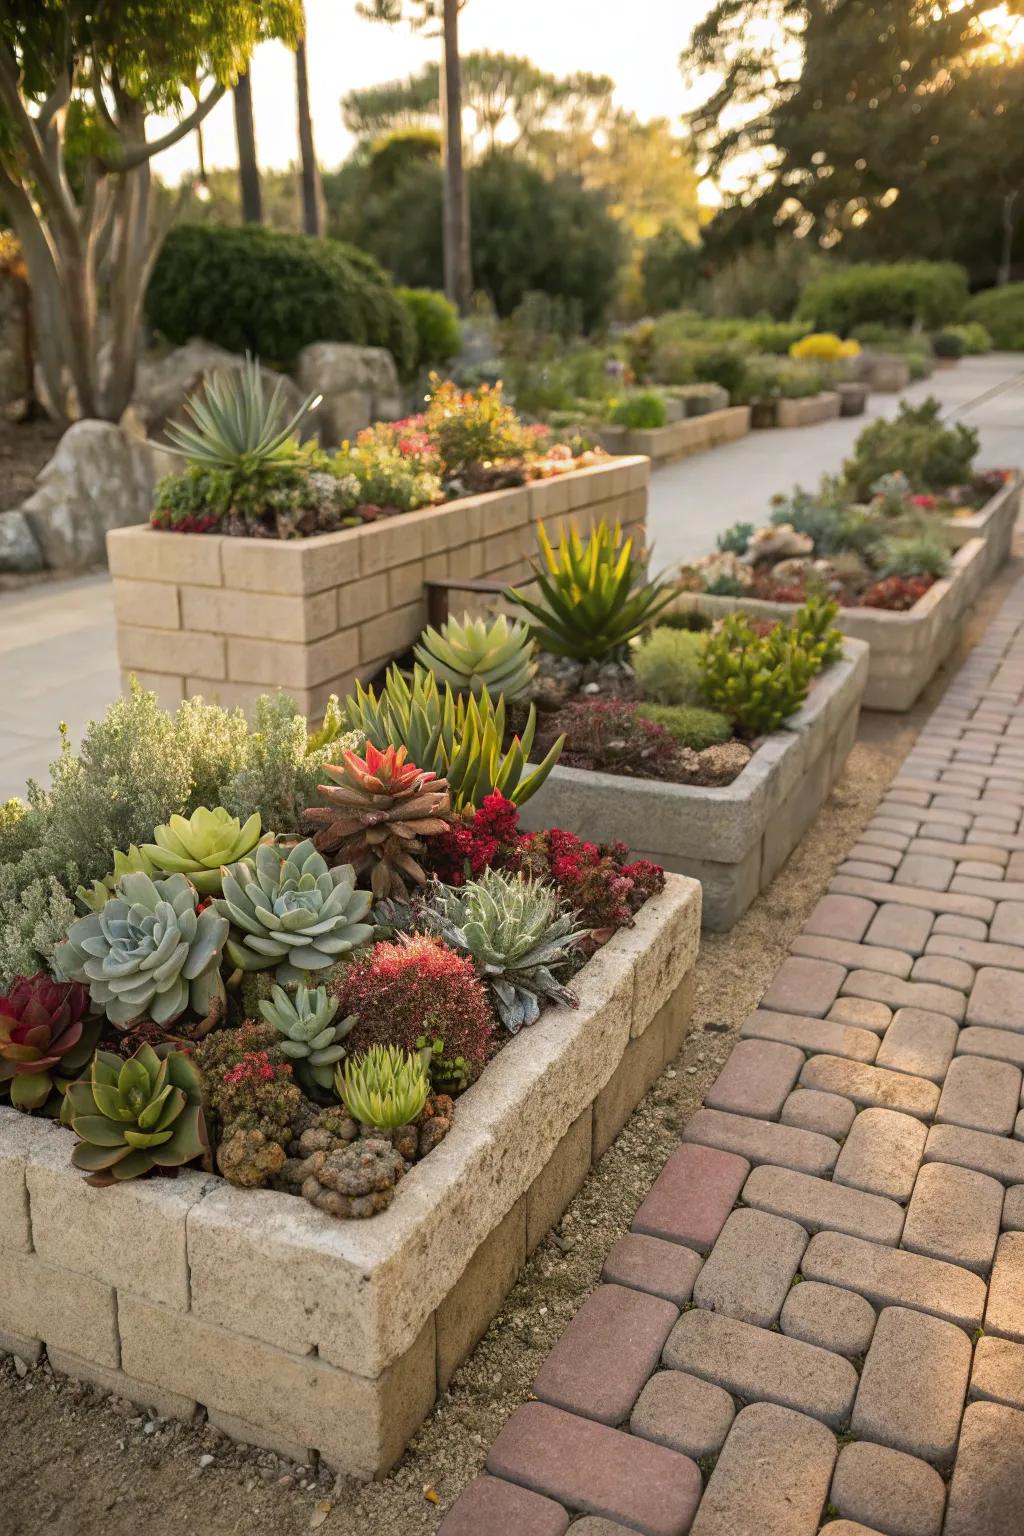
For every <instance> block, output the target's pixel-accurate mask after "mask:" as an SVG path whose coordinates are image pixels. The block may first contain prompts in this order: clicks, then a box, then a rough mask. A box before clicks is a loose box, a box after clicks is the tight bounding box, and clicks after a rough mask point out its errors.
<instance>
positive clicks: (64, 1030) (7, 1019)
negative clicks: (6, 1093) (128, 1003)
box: [0, 971, 100, 1109]
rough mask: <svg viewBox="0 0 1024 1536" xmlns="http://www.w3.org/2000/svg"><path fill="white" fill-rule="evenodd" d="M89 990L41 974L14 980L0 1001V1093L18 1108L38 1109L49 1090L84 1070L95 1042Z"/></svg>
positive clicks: (96, 1028)
mask: <svg viewBox="0 0 1024 1536" xmlns="http://www.w3.org/2000/svg"><path fill="white" fill-rule="evenodd" d="M88 1011H89V989H88V987H85V986H83V985H82V983H81V982H78V981H64V982H61V981H51V980H50V978H49V976H47V975H46V973H45V972H44V971H40V972H39V974H38V975H36V976H19V977H17V978H16V980H15V981H14V983H13V985H12V986H11V988H10V990H9V991H8V992H7V994H6V996H4V997H0V1089H3V1088H8V1089H9V1090H10V1094H11V1103H12V1104H13V1105H14V1106H15V1107H16V1108H17V1109H42V1107H43V1105H44V1104H45V1103H46V1101H47V1099H48V1098H49V1097H50V1094H51V1093H52V1091H53V1089H54V1088H55V1087H57V1086H58V1085H62V1083H63V1081H66V1080H67V1079H69V1078H72V1077H74V1076H75V1075H76V1074H77V1073H79V1072H80V1071H81V1070H82V1068H83V1067H84V1066H85V1064H86V1062H87V1061H88V1060H89V1057H90V1056H91V1055H92V1053H93V1050H94V1049H95V1046H96V1041H97V1039H98V1038H99V1032H100V1020H99V1019H98V1018H95V1019H90V1018H87V1017H86V1015H87V1013H88Z"/></svg>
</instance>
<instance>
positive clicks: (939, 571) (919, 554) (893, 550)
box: [881, 533, 949, 580]
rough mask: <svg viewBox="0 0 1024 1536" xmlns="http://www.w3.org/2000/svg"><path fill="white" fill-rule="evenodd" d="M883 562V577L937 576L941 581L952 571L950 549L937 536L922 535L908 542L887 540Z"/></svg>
mask: <svg viewBox="0 0 1024 1536" xmlns="http://www.w3.org/2000/svg"><path fill="white" fill-rule="evenodd" d="M882 561H883V563H882V569H881V575H882V576H883V577H884V576H934V577H935V578H936V580H938V578H939V577H940V576H944V575H945V574H946V571H947V570H948V569H949V550H948V549H947V548H946V545H945V544H944V542H943V541H942V539H940V538H938V537H937V536H936V535H935V534H933V533H920V534H915V535H913V536H912V537H910V538H906V539H887V540H886V542H885V544H884V546H883V554H882Z"/></svg>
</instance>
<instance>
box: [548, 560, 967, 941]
mask: <svg viewBox="0 0 1024 1536" xmlns="http://www.w3.org/2000/svg"><path fill="white" fill-rule="evenodd" d="M980 548H981V546H980V545H979V549H980ZM705 604H707V605H709V606H708V607H707V608H705ZM710 605H714V606H710ZM674 606H675V608H676V609H677V611H678V610H683V609H688V608H689V609H693V608H699V609H700V610H701V611H706V612H708V613H712V614H718V613H721V612H727V611H728V612H731V611H733V610H741V611H743V612H746V613H750V614H753V615H759V614H767V613H770V614H771V616H772V617H782V618H785V619H788V618H789V617H791V610H790V608H789V606H788V605H783V604H770V603H754V602H747V601H744V600H742V599H716V598H704V597H696V596H695V595H694V594H689V593H687V594H686V595H685V598H683V597H681V598H680V599H679V600H678V601H677V603H676V604H675V605H674ZM844 616H845V615H844ZM884 617H885V618H892V617H902V615H890V614H886V615H884ZM867 680H868V648H867V646H866V645H865V644H863V643H862V640H861V639H859V638H858V639H853V640H851V641H848V642H847V643H846V645H845V647H844V657H843V659H842V660H841V661H839V662H837V663H835V664H834V665H832V666H831V667H828V668H827V669H826V670H824V671H823V672H821V673H820V674H819V676H818V677H817V679H816V680H815V683H814V686H813V688H812V690H811V693H810V695H809V697H808V699H807V702H806V703H805V704H804V705H803V707H802V708H801V709H800V710H799V711H798V712H797V713H796V714H795V715H793V716H792V717H791V718H790V719H789V720H787V721H786V724H785V726H784V727H783V728H782V729H781V730H779V731H775V732H773V733H772V734H771V735H770V736H767V737H765V738H764V740H763V741H762V742H761V744H760V746H759V747H758V749H757V751H756V752H755V753H754V755H753V757H752V758H751V759H750V761H749V762H748V763H747V765H746V767H745V768H744V769H743V770H742V772H741V773H740V774H739V775H738V776H737V778H736V779H734V780H733V782H732V783H731V784H727V785H725V786H723V787H709V788H705V787H700V786H695V785H688V784H671V783H663V782H656V781H654V780H648V779H634V778H625V777H622V776H620V775H614V774H610V773H595V772H590V771H587V770H583V769H577V768H566V767H563V766H562V765H561V764H556V765H555V767H554V768H553V769H552V771H551V773H550V775H549V777H548V778H547V780H546V781H545V783H544V784H543V786H542V787H541V788H540V789H539V790H538V791H537V793H536V794H535V795H534V796H533V797H532V799H531V800H529V801H528V802H527V804H526V805H525V806H524V807H523V808H522V812H521V815H520V821H521V824H522V825H524V826H525V827H542V826H548V825H557V826H561V827H565V828H566V829H567V830H569V831H576V832H580V833H582V834H583V835H585V836H587V837H589V838H592V839H594V840H595V841H603V840H608V841H611V840H614V839H617V838H621V839H622V840H623V841H626V842H629V843H630V845H631V847H632V848H633V849H635V852H636V857H638V858H640V857H645V858H651V859H655V860H656V861H657V862H658V863H659V864H662V865H664V867H665V868H666V869H670V870H674V871H676V872H678V873H682V874H687V875H692V876H693V877H694V878H695V879H697V880H699V881H700V882H701V885H702V886H703V888H704V898H703V921H704V926H705V927H707V928H711V929H713V930H715V931H723V930H725V929H728V928H731V927H732V926H733V924H734V923H736V922H737V921H738V920H739V918H740V917H741V916H742V915H743V913H744V912H745V911H746V909H747V907H748V906H749V905H750V903H751V902H752V901H753V899H754V897H755V896H756V895H757V894H758V892H759V891H761V890H763V889H764V888H765V886H767V885H768V884H770V882H771V881H772V879H773V878H774V877H775V875H776V874H777V873H778V871H779V869H780V868H781V867H782V865H783V864H784V863H785V861H786V859H787V858H788V857H789V855H790V853H791V852H792V851H793V849H794V848H795V846H796V844H797V843H798V842H799V840H800V838H801V836H802V835H803V833H804V831H805V830H806V828H807V827H808V826H809V825H810V823H811V822H812V821H813V820H814V817H815V816H816V815H817V813H818V811H819V809H820V807H821V805H822V802H823V801H824V800H825V797H826V796H827V795H828V793H829V790H830V789H831V788H832V785H833V784H834V783H835V781H836V779H837V778H838V776H839V774H840V772H841V771H842V767H843V763H844V762H845V760H846V756H847V754H848V752H849V750H850V748H851V747H852V746H853V742H854V739H855V738H856V734H857V719H858V716H859V712H860V705H861V699H862V697H863V695H864V690H865V686H866V684H867Z"/></svg>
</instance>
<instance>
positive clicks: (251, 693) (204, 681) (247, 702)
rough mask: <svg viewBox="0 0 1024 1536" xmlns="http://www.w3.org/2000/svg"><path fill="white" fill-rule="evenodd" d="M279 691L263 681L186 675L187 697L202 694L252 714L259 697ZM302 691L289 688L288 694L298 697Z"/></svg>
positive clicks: (227, 706)
mask: <svg viewBox="0 0 1024 1536" xmlns="http://www.w3.org/2000/svg"><path fill="white" fill-rule="evenodd" d="M278 691H279V690H278V689H276V688H270V687H267V686H266V685H265V684H263V683H228V682H223V681H221V680H220V679H219V678H211V677H186V679H185V697H186V698H188V699H191V698H195V697H196V696H200V697H202V698H204V699H209V700H210V702H211V703H213V704H219V705H220V706H221V708H222V709H242V710H244V711H245V713H246V714H247V715H250V716H251V714H252V711H253V708H254V707H255V704H256V700H257V699H260V698H262V697H263V695H264V694H267V693H277V692H278ZM300 691H301V690H300V689H297V688H289V689H288V694H289V696H290V697H291V698H296V695H297V694H298V693H299V692H300ZM296 702H297V701H296Z"/></svg>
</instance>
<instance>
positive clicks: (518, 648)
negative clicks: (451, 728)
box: [413, 613, 537, 699]
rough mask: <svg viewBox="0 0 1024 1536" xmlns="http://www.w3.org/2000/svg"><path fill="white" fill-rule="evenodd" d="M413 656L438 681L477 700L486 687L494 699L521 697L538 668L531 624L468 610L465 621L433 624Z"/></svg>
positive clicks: (423, 636)
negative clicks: (481, 615) (438, 626)
mask: <svg viewBox="0 0 1024 1536" xmlns="http://www.w3.org/2000/svg"><path fill="white" fill-rule="evenodd" d="M413 655H414V656H415V658H416V660H417V661H418V662H419V663H420V665H421V666H423V667H425V668H426V670H427V671H428V672H432V673H433V675H434V677H435V679H436V680H437V682H438V683H447V684H448V685H449V686H450V687H451V688H452V690H453V691H454V692H455V693H472V694H474V695H475V696H476V697H477V698H479V697H480V695H481V693H482V692H483V690H484V689H485V688H486V689H487V691H488V693H489V694H490V695H491V697H492V698H498V697H504V698H507V699H518V698H521V697H522V695H523V694H524V693H525V692H526V690H527V689H528V688H529V686H530V683H531V682H532V680H533V678H534V675H535V673H536V671H537V663H536V662H535V661H534V659H533V656H534V644H533V641H532V640H531V639H530V632H529V630H528V628H527V626H526V625H525V624H520V623H515V622H510V621H509V620H508V619H507V618H506V617H505V615H504V614H499V615H498V617H497V618H494V619H471V618H470V616H469V614H468V613H466V614H463V616H462V623H461V624H459V623H458V622H457V621H456V620H455V619H449V620H448V622H447V623H446V624H442V625H441V629H440V632H439V631H438V630H436V629H431V628H429V627H428V628H427V629H425V630H424V631H423V634H422V635H421V636H420V641H419V644H418V645H414V646H413Z"/></svg>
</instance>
